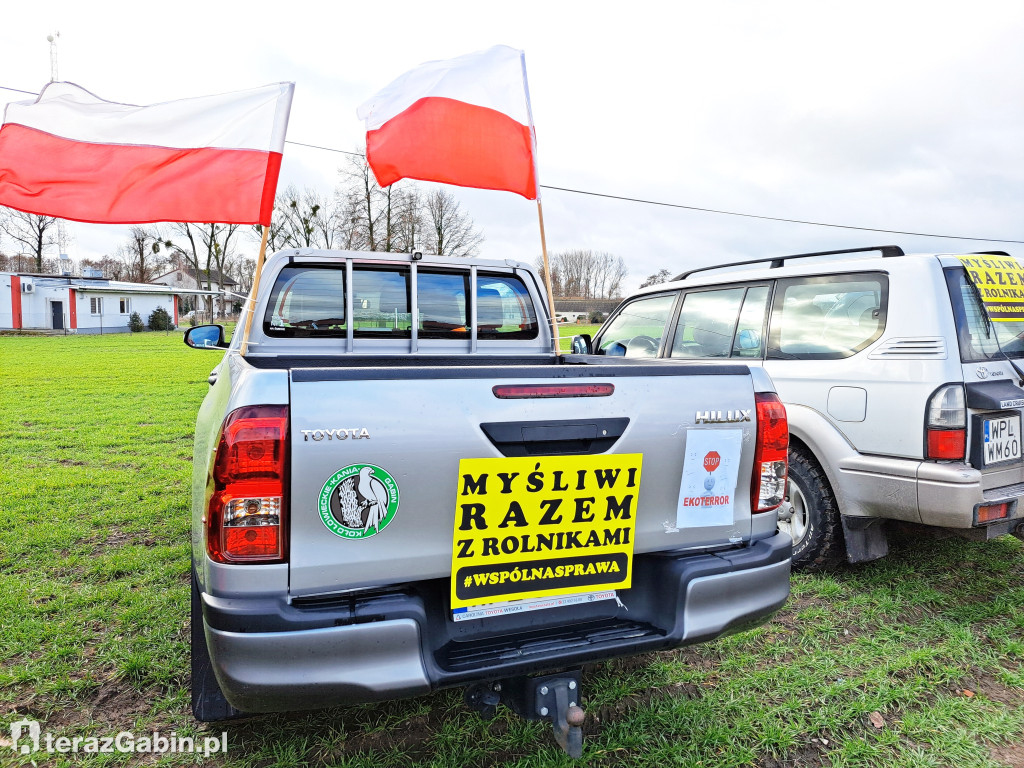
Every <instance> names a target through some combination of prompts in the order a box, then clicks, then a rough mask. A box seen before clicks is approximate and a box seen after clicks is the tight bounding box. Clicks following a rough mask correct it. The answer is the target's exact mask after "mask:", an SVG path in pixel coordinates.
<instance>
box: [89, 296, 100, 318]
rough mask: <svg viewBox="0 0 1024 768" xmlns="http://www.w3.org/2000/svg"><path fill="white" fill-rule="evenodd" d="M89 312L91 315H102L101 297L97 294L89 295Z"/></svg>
mask: <svg viewBox="0 0 1024 768" xmlns="http://www.w3.org/2000/svg"><path fill="white" fill-rule="evenodd" d="M89 314H91V315H102V314H103V299H102V298H100V297H99V296H90V297H89Z"/></svg>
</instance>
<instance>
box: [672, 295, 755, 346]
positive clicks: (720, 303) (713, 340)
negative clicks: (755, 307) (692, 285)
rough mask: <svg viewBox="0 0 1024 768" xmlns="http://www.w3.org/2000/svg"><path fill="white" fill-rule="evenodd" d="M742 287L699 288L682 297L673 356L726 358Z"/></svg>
mask: <svg viewBox="0 0 1024 768" xmlns="http://www.w3.org/2000/svg"><path fill="white" fill-rule="evenodd" d="M744 293H746V289H745V288H726V289H725V290H722V291H699V292H695V293H687V294H686V295H685V296H684V297H683V308H682V309H681V310H680V312H679V322H678V323H677V324H676V336H675V339H674V340H673V342H672V357H728V356H729V351H730V350H731V349H732V342H733V333H734V331H735V330H736V320H737V319H738V317H739V314H740V305H741V304H742V303H743V294H744Z"/></svg>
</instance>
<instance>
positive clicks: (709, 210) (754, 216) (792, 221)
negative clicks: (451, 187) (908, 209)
mask: <svg viewBox="0 0 1024 768" xmlns="http://www.w3.org/2000/svg"><path fill="white" fill-rule="evenodd" d="M540 186H541V188H542V189H557V190H559V191H560V192H572V193H574V194H577V195H590V196H592V197H607V198H609V199H611V200H625V201H627V202H630V203H644V204H645V205H661V206H664V207H666V208H682V209H684V210H687V211H700V212H702V213H717V214H721V215H722V216H743V217H745V218H748V219H763V220H764V221H782V222H785V223H787V224H807V225H809V226H812V227H833V228H836V229H856V230H859V231H861V232H884V233H886V234H890V235H912V236H914V237H941V238H944V239H946V240H982V241H985V242H989V243H1024V240H1001V239H998V238H992V237H960V236H959V235H934V234H931V233H929V232H905V231H903V230H900V229H875V228H873V227H855V226H853V225H851V224H826V223H824V222H821V221H804V220H803V219H783V218H780V217H778V216H759V215H758V214H756V213H739V212H737V211H721V210H718V209H716V208H698V207H697V206H695V205H681V204H679V203H664V202H661V201H658V200H644V199H642V198H639V197H622V196H621V195H607V194H604V193H603V192H587V191H585V190H582V189H568V188H567V187H550V186H548V185H546V184H541V185H540Z"/></svg>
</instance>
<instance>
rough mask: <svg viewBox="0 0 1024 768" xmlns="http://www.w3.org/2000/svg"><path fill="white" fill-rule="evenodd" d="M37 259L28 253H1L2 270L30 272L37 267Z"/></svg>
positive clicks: (0, 268) (0, 264)
mask: <svg viewBox="0 0 1024 768" xmlns="http://www.w3.org/2000/svg"><path fill="white" fill-rule="evenodd" d="M35 263H36V261H35V259H34V258H32V257H31V256H29V255H28V254H27V253H12V254H10V255H4V254H0V272H30V271H32V270H33V269H34V268H35Z"/></svg>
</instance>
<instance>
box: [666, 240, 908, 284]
mask: <svg viewBox="0 0 1024 768" xmlns="http://www.w3.org/2000/svg"><path fill="white" fill-rule="evenodd" d="M868 251H881V253H882V257H883V258H891V257H893V256H904V255H905V254H904V253H903V249H902V248H900V247H899V246H898V245H872V246H871V247H869V248H847V249H845V250H842V251H818V252H817V253H794V254H792V255H789V256H767V257H765V258H763V259H751V260H750V261H734V262H732V263H730V264H715V265H714V266H711V267H697V269H691V270H689V271H688V272H682V273H680V274H678V275H676V276H675V277H673V278H672V279H673V280H685V279H686V278H688V277H689V276H690V275H693V274H696V273H697V272H707V271H709V270H712V269H725V268H726V267H742V266H746V265H747V264H763V263H764V262H766V261H770V262H771V265H770V268H771V269H778V268H779V267H781V266H782V265H783V263H784V262H785V261H786V259H806V258H809V257H811V256H834V255H836V254H839V253H866V252H868Z"/></svg>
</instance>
